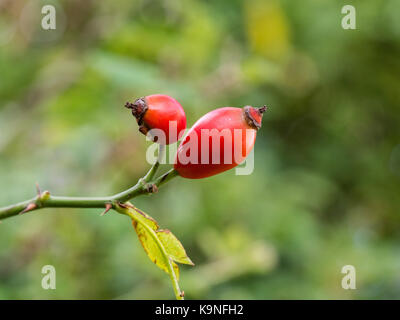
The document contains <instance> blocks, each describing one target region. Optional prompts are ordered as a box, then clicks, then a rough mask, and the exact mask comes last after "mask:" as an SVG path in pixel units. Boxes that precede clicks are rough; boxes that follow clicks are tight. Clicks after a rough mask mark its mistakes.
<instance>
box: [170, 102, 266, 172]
mask: <svg viewBox="0 0 400 320" xmlns="http://www.w3.org/2000/svg"><path fill="white" fill-rule="evenodd" d="M266 109H267V107H266V106H264V107H262V108H253V107H251V106H246V107H244V108H232V107H225V108H220V109H216V110H213V111H211V112H209V113H207V114H206V115H204V116H203V117H201V118H200V119H199V120H198V121H197V122H196V123H195V124H194V125H193V127H192V128H191V129H190V130H189V132H188V133H187V134H186V136H185V138H184V139H183V141H182V142H181V144H180V146H179V148H178V151H177V155H176V159H175V164H174V169H175V170H176V171H177V172H178V173H179V175H180V176H182V177H184V178H190V179H200V178H206V177H210V176H213V175H215V174H218V173H221V172H224V171H226V170H229V169H232V168H234V167H236V166H237V165H238V164H240V163H242V162H243V161H244V160H245V158H246V157H247V155H248V154H249V153H250V151H251V150H252V148H253V146H254V142H255V140H256V134H257V130H258V129H259V128H260V127H261V120H262V115H263V113H264V112H265V110H266Z"/></svg>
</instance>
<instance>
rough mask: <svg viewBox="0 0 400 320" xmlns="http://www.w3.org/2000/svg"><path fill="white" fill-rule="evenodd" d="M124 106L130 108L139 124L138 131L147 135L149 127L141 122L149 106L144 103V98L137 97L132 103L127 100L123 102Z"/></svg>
mask: <svg viewBox="0 0 400 320" xmlns="http://www.w3.org/2000/svg"><path fill="white" fill-rule="evenodd" d="M125 107H126V108H128V109H131V110H132V115H133V116H134V117H135V118H136V121H137V123H138V125H139V131H140V132H141V133H143V134H144V135H147V132H148V131H149V130H150V129H149V128H148V127H147V126H146V125H145V124H144V122H143V117H144V115H145V113H146V111H147V109H148V108H149V107H148V106H147V103H146V98H145V97H142V98H139V99H137V100H136V101H135V102H134V103H131V102H127V103H125Z"/></svg>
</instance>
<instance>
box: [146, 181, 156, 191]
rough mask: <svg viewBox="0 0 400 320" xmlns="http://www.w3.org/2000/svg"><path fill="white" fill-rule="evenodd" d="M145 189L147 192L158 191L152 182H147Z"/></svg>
mask: <svg viewBox="0 0 400 320" xmlns="http://www.w3.org/2000/svg"><path fill="white" fill-rule="evenodd" d="M146 191H147V192H148V193H157V192H158V188H157V186H156V185H155V184H154V183H152V184H150V183H149V184H147V185H146Z"/></svg>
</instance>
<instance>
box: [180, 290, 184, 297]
mask: <svg viewBox="0 0 400 320" xmlns="http://www.w3.org/2000/svg"><path fill="white" fill-rule="evenodd" d="M179 296H180V297H181V298H183V297H185V291H183V290H182V291H181V293H180V294H179Z"/></svg>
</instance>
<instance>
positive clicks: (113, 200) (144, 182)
mask: <svg viewBox="0 0 400 320" xmlns="http://www.w3.org/2000/svg"><path fill="white" fill-rule="evenodd" d="M162 153H163V148H160V150H159V157H158V159H157V161H156V163H154V164H153V166H152V167H151V168H150V170H149V172H148V173H147V174H146V175H145V176H144V177H143V178H141V179H139V181H138V182H137V183H136V184H135V185H134V186H133V187H131V188H129V189H127V190H125V191H122V192H120V193H117V194H115V195H112V196H108V197H61V196H51V195H50V193H49V192H48V191H45V192H43V193H40V194H38V195H37V197H35V198H32V199H29V200H26V201H22V202H19V203H16V204H13V205H10V206H7V207H3V208H0V220H3V219H6V218H9V217H12V216H16V215H19V214H21V213H24V212H28V211H29V212H30V211H35V210H38V209H42V208H107V206H111V208H114V209H115V205H116V204H117V203H120V202H121V203H123V202H126V201H128V200H130V199H133V198H135V197H137V196H139V195H142V194H149V193H152V192H154V188H149V186H152V185H154V186H156V188H159V187H160V186H161V185H163V184H165V183H166V182H168V181H169V180H171V179H172V178H174V177H176V176H177V175H178V173H177V172H176V171H175V170H174V169H171V170H169V171H167V172H166V173H165V174H163V175H161V176H160V177H158V178H156V179H154V180H153V177H154V175H155V174H156V172H157V170H158V168H159V165H160V159H161V157H162Z"/></svg>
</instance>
